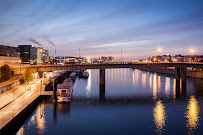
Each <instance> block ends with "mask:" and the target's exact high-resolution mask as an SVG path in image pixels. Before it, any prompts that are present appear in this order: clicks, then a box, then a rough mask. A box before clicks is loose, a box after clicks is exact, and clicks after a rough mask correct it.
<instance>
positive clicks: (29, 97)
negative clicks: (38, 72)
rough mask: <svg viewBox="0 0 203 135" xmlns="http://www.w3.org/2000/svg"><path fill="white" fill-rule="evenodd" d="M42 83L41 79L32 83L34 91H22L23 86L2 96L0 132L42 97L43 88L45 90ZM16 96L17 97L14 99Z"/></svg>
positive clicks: (28, 89) (29, 89)
mask: <svg viewBox="0 0 203 135" xmlns="http://www.w3.org/2000/svg"><path fill="white" fill-rule="evenodd" d="M40 83H41V79H37V80H35V81H32V82H31V85H32V86H33V89H31V88H27V90H26V91H25V89H24V90H22V88H21V87H22V86H21V87H19V88H17V89H16V90H13V91H11V92H8V93H5V94H2V95H1V97H0V99H1V101H2V102H1V109H0V130H2V129H3V128H4V127H5V126H6V125H7V124H9V123H10V122H11V121H12V119H14V118H15V117H16V116H17V115H18V114H20V113H21V112H22V111H23V110H24V109H25V108H26V107H27V106H28V105H29V104H31V103H32V102H33V101H34V100H36V99H37V98H38V97H39V96H40V89H41V87H42V88H43V89H44V88H45V86H41V85H40ZM40 86H41V87H40ZM15 94H16V97H14V95H15ZM13 97H14V98H13Z"/></svg>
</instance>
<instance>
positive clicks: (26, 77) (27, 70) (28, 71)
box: [23, 67, 33, 82]
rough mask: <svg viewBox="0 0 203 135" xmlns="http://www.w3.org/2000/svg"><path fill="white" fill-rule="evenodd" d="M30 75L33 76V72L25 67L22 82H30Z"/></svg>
mask: <svg viewBox="0 0 203 135" xmlns="http://www.w3.org/2000/svg"><path fill="white" fill-rule="evenodd" d="M32 74H33V71H32V70H31V69H30V68H29V67H27V68H26V70H25V72H24V76H23V79H24V82H25V81H29V80H31V79H32V77H33V76H32Z"/></svg>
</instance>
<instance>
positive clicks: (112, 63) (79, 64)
mask: <svg viewBox="0 0 203 135" xmlns="http://www.w3.org/2000/svg"><path fill="white" fill-rule="evenodd" d="M153 64H160V65H165V64H174V65H175V64H195V65H203V62H107V63H85V64H81V63H76V64H64V65H57V64H47V65H23V64H21V66H12V67H11V68H14V69H17V68H18V69H19V68H21V69H24V68H26V67H29V68H42V67H45V68H46V67H66V66H96V65H153Z"/></svg>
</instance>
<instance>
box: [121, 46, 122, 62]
mask: <svg viewBox="0 0 203 135" xmlns="http://www.w3.org/2000/svg"><path fill="white" fill-rule="evenodd" d="M121 61H122V49H121Z"/></svg>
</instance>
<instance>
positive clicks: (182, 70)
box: [181, 67, 187, 83]
mask: <svg viewBox="0 0 203 135" xmlns="http://www.w3.org/2000/svg"><path fill="white" fill-rule="evenodd" d="M186 75H187V69H186V67H181V80H182V82H183V83H185V82H186Z"/></svg>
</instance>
